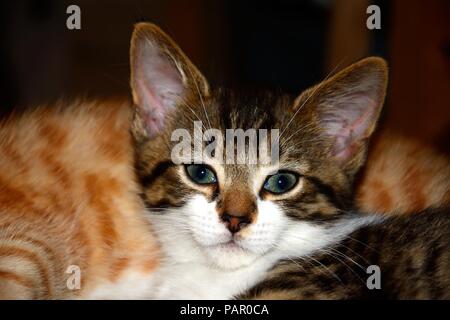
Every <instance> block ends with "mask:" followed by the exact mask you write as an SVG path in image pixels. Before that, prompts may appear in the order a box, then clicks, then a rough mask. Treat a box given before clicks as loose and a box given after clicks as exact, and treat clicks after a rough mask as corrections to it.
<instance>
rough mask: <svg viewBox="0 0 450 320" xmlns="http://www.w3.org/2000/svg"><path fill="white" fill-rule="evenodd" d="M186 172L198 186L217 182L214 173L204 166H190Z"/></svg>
mask: <svg viewBox="0 0 450 320" xmlns="http://www.w3.org/2000/svg"><path fill="white" fill-rule="evenodd" d="M186 172H187V174H188V176H189V178H191V179H192V181H194V182H196V183H198V184H211V183H216V182H217V178H216V175H215V174H214V172H213V171H212V170H211V169H209V168H208V167H207V166H205V165H202V164H191V165H188V166H186Z"/></svg>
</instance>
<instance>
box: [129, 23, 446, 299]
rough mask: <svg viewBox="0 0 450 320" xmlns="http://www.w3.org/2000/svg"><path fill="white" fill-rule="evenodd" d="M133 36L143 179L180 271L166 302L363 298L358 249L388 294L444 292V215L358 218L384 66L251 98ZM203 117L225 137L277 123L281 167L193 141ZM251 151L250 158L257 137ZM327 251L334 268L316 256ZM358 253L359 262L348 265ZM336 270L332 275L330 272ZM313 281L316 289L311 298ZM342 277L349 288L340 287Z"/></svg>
mask: <svg viewBox="0 0 450 320" xmlns="http://www.w3.org/2000/svg"><path fill="white" fill-rule="evenodd" d="M133 39H134V41H133V42H132V49H131V67H132V88H133V97H134V101H135V103H136V105H137V106H139V107H138V109H137V110H138V113H137V115H136V118H135V119H134V126H133V136H134V137H135V143H136V156H137V157H136V159H137V168H138V175H139V177H140V181H141V184H142V186H143V193H142V197H143V199H144V201H145V203H146V206H147V209H148V210H149V220H150V222H151V224H152V225H153V229H154V231H155V233H156V234H157V236H158V238H159V239H160V244H161V247H162V251H163V252H164V253H165V255H166V256H165V259H164V262H163V265H164V267H163V268H161V272H163V273H166V274H168V275H169V274H170V275H171V277H167V278H168V279H169V281H166V282H162V283H160V286H159V287H158V288H157V292H156V295H157V296H158V297H159V298H187V299H196V298H200V299H229V298H233V297H244V298H255V297H256V298H301V297H307V298H308V297H319V298H320V297H324V298H349V297H354V298H358V297H364V294H365V293H366V291H367V290H368V289H367V287H366V286H365V281H362V284H363V285H364V286H363V287H362V288H363V289H367V290H366V291H365V290H359V289H361V285H360V281H361V279H359V277H360V274H359V270H357V271H353V272H355V273H357V274H358V278H356V280H357V281H358V282H355V279H354V278H351V276H352V275H353V273H350V276H349V272H348V271H346V269H345V268H344V267H343V266H347V268H348V269H349V270H353V269H355V264H356V265H357V261H360V259H364V257H362V258H359V255H358V254H359V253H360V254H364V255H367V259H368V260H370V261H373V263H376V264H379V265H380V267H381V268H382V270H381V271H382V277H384V278H383V286H384V285H385V284H389V286H390V287H389V288H392V292H388V293H386V292H384V291H383V295H384V296H386V297H398V298H404V297H410V298H415V297H428V298H432V297H436V298H442V297H448V294H449V292H450V284H449V282H448V281H449V270H448V269H449V268H448V267H449V266H450V264H449V250H448V249H449V248H450V243H449V235H448V227H449V218H448V215H446V214H442V213H434V212H429V213H424V214H423V216H422V215H418V216H416V217H413V218H408V217H405V216H404V217H398V218H391V219H386V218H384V217H381V216H376V215H365V214H360V213H357V212H355V211H354V210H353V182H354V180H355V176H356V174H357V172H358V171H359V169H360V168H361V166H362V165H363V164H364V161H365V156H366V149H367V143H368V139H369V138H370V135H371V134H372V132H373V130H374V127H375V124H376V121H377V119H378V116H379V113H380V110H381V107H382V104H383V100H384V95H385V90H386V85H387V67H386V63H385V62H384V60H382V59H380V58H368V59H364V60H362V61H360V62H358V63H356V64H354V65H352V66H350V67H349V68H347V69H345V70H343V71H341V72H339V73H338V74H336V75H334V76H332V77H331V78H329V79H326V80H325V81H323V82H322V83H320V84H319V85H317V86H315V87H313V88H311V89H309V90H307V91H305V92H304V93H302V94H301V95H300V96H299V97H297V98H292V97H289V96H284V95H279V94H278V95H275V94H269V93H264V94H262V95H254V96H249V95H242V94H237V93H236V92H235V91H230V90H225V89H211V88H210V86H209V85H208V83H207V81H206V80H205V78H204V77H203V76H202V75H201V73H200V72H199V71H198V70H197V69H196V68H195V67H194V66H193V65H192V63H191V62H190V61H189V60H188V59H187V58H186V57H185V56H184V54H183V53H182V52H181V51H180V49H179V48H178V47H177V46H176V45H175V44H174V43H173V42H172V40H170V39H169V38H168V36H167V35H165V34H164V33H162V31H161V30H159V29H158V28H157V27H155V26H152V25H148V24H140V25H138V26H137V28H136V30H135V33H134V37H133ZM196 121H198V122H200V123H201V126H203V131H205V132H207V131H208V129H211V128H212V129H216V130H218V131H219V132H220V133H222V134H223V135H225V133H226V132H227V129H242V130H244V131H245V130H247V129H256V130H259V129H268V130H270V129H273V128H279V129H280V133H279V161H278V162H276V163H271V164H266V163H264V164H261V163H257V164H254V163H250V162H249V159H250V158H251V157H250V156H246V155H242V154H238V153H236V156H238V158H239V156H240V157H241V159H242V158H243V159H245V160H247V162H246V163H244V164H242V163H241V164H240V163H237V162H235V163H229V162H228V159H227V160H224V158H223V157H224V155H225V154H227V155H228V153H226V152H225V153H224V152H223V149H222V148H223V146H222V144H221V143H220V142H223V138H217V137H214V138H212V137H209V136H206V139H205V138H203V139H202V138H198V137H197V138H196V136H195V131H196V128H195V122H196ZM177 129H178V130H186V131H188V132H190V133H191V135H192V136H193V137H194V138H193V141H190V142H189V149H190V150H189V152H188V155H186V154H184V153H182V152H181V153H180V154H178V153H175V154H174V152H173V150H174V148H175V146H176V145H177V144H178V143H179V136H178V135H176V136H174V135H173V133H174V132H176V130H177ZM268 132H270V131H268ZM268 139H269V138H268ZM228 142H229V140H228V141H227V143H226V148H228V147H238V144H239V142H238V139H236V140H234V139H233V140H231V142H232V143H231V144H229V143H228ZM191 143H192V147H191ZM198 144H201V145H202V147H203V149H205V148H207V147H208V146H210V145H213V144H214V147H215V149H214V150H215V151H216V152H215V153H211V154H208V153H205V152H202V150H203V149H202V148H197V147H196V145H198ZM258 146H260V145H258ZM247 147H248V148H247V149H246V150H247V151H248V152H249V153H250V150H252V149H251V143H250V139H249V140H248V141H247ZM191 149H192V150H191ZM191 152H192V153H191ZM218 155H219V156H218ZM175 163H181V164H175ZM426 226H428V228H429V229H425V227H426ZM405 228H406V229H407V230H408V232H406V231H405ZM377 236H379V237H377ZM354 237H356V239H355V240H353V238H354ZM397 237H398V238H397ZM349 239H351V240H349ZM353 241H354V242H355V243H356V244H358V245H359V244H361V243H362V244H361V245H362V249H358V248H357V247H356V245H354V244H353ZM365 242H368V244H366V243H365ZM372 245H374V246H376V247H375V248H374V252H375V253H376V252H382V254H383V255H382V256H378V257H376V258H373V257H372V256H373V255H370V254H369V253H370V252H369V251H367V250H365V247H366V246H368V247H371V246H372ZM343 248H348V249H345V250H344V249H343ZM335 250H339V252H338V253H336V251H335ZM348 250H352V251H348ZM328 251H330V252H331V253H330V255H331V257H332V258H333V259H334V260H330V259H331V258H329V256H324V257H322V256H317V258H315V256H316V255H319V254H321V253H322V252H326V253H328ZM352 252H354V253H352ZM358 252H359V253H358ZM368 252H369V253H368ZM424 252H436V254H435V255H434V254H433V256H432V257H428V256H424V255H423V253H424ZM355 255H357V256H356V257H357V259H355ZM416 255H417V256H416ZM336 256H337V257H338V258H335V257H336ZM375 256H376V254H375ZM339 257H340V258H339ZM352 257H353V259H354V260H353V264H351V263H350V262H348V261H347V259H352ZM393 257H394V258H393ZM372 258H373V259H372ZM397 258H399V259H400V261H402V263H401V264H398V263H397V262H398V260H397ZM312 259H314V260H312ZM319 259H320V260H321V261H322V262H321V261H319ZM327 259H328V260H327ZM411 259H412V260H411ZM303 260H306V267H305V266H304V265H305V263H303ZM309 260H312V262H309ZM280 261H281V262H280ZM336 261H337V262H336ZM308 262H309V263H311V265H312V266H313V267H310V266H309V265H308ZM316 264H317V265H319V267H322V268H319V267H317V266H316ZM327 264H328V265H329V266H327ZM411 264H414V265H411ZM423 264H430V267H429V268H421V266H422V265H423ZM434 264H435V265H436V266H434ZM361 265H362V264H361V263H360V266H361ZM431 265H433V266H431ZM274 266H275V267H274ZM417 266H418V267H417ZM338 267H339V268H340V269H339V270H342V272H340V271H338V270H337V268H338ZM411 268H412V269H411ZM304 269H305V270H306V271H304V272H303V271H302V270H304ZM316 269H317V270H316ZM328 269H331V270H329V271H330V272H329V274H327V273H326V271H325V272H324V271H323V270H328ZM410 269H411V270H412V271H411V270H410ZM333 270H334V271H333ZM364 271H366V270H365V269H364ZM302 272H303V273H302ZM401 272H407V273H408V272H409V274H410V276H409V277H407V276H404V277H402V276H401V274H400V273H401ZM310 273H311V274H310ZM335 273H338V274H337V275H336V274H335ZM304 274H307V275H308V277H305V281H304V282H305V285H306V284H308V287H307V288H305V290H304V291H303V288H304V287H303V276H304ZM366 275H367V274H366ZM389 276H392V278H391V279H390V281H387V279H388V277H389ZM340 277H342V278H344V279H341V280H340V281H341V282H337V284H341V285H342V288H338V287H337V285H336V282H333V281H337V280H336V278H340ZM162 278H164V279H166V277H164V276H163V277H162ZM362 280H364V279H362ZM395 281H398V282H399V283H398V285H397V286H393V285H392V282H395ZM407 281H416V284H415V285H416V286H417V287H416V286H413V285H411V288H417V290H413V289H408V284H407ZM258 283H259V284H258ZM436 283H439V286H436ZM255 285H256V286H255ZM314 286H315V287H314ZM321 286H323V287H321ZM250 287H253V289H252V290H251V291H249V292H247V290H248V288H250ZM355 287H356V289H355ZM429 289H430V290H429ZM431 289H433V290H434V291H432V290H431ZM358 290H359V291H358ZM427 290H428V291H427ZM246 292H247V293H246ZM239 294H242V295H239ZM333 294H334V295H333ZM380 295H381V294H380Z"/></svg>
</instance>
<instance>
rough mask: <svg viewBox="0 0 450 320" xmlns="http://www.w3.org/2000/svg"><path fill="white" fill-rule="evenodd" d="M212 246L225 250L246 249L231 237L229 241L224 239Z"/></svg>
mask: <svg viewBox="0 0 450 320" xmlns="http://www.w3.org/2000/svg"><path fill="white" fill-rule="evenodd" d="M213 247H216V248H220V249H226V250H240V251H247V250H246V249H245V248H243V247H242V246H241V245H239V243H237V242H236V241H235V240H233V239H231V240H229V241H224V242H221V243H218V244H216V245H214V246H213Z"/></svg>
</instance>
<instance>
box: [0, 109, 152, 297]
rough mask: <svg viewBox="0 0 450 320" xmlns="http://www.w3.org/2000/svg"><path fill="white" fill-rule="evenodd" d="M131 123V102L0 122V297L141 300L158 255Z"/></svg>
mask: <svg viewBox="0 0 450 320" xmlns="http://www.w3.org/2000/svg"><path fill="white" fill-rule="evenodd" d="M130 117H131V108H130V105H129V103H128V102H124V103H122V102H119V101H104V102H102V103H85V102H83V103H81V102H80V103H73V104H72V105H71V106H69V107H67V106H65V107H62V104H61V107H56V108H55V107H52V108H47V107H42V108H40V109H38V110H36V111H31V112H28V113H26V114H24V115H21V116H12V117H11V118H10V119H8V120H6V121H4V122H2V123H1V124H0V299H18V298H21V299H71V298H78V299H83V298H134V297H142V295H143V293H145V295H148V292H149V291H150V290H149V288H151V287H152V285H153V283H154V282H155V279H154V274H155V273H154V271H155V270H156V269H157V268H158V265H159V256H160V252H159V247H158V246H157V241H156V239H155V238H154V237H153V235H152V234H151V233H150V232H149V230H150V225H149V224H148V223H147V221H146V220H145V218H144V216H143V212H144V207H143V204H142V202H141V199H140V198H139V195H138V191H139V188H138V185H137V183H136V179H135V174H134V170H133V167H132V164H133V157H134V154H133V148H132V144H131V141H132V139H131V136H130V134H129V127H130Z"/></svg>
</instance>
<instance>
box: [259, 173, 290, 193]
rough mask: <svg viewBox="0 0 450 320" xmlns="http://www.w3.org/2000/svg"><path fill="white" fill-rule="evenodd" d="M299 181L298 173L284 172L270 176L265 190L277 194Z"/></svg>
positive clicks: (287, 189)
mask: <svg viewBox="0 0 450 320" xmlns="http://www.w3.org/2000/svg"><path fill="white" fill-rule="evenodd" d="M297 181H298V177H297V175H295V174H293V173H289V172H283V173H278V174H274V175H273V176H269V177H268V178H267V179H266V182H265V183H264V187H263V188H264V190H266V191H269V192H271V193H275V194H281V193H285V192H287V191H289V190H291V189H292V188H293V187H294V186H295V185H296V184H297Z"/></svg>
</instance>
